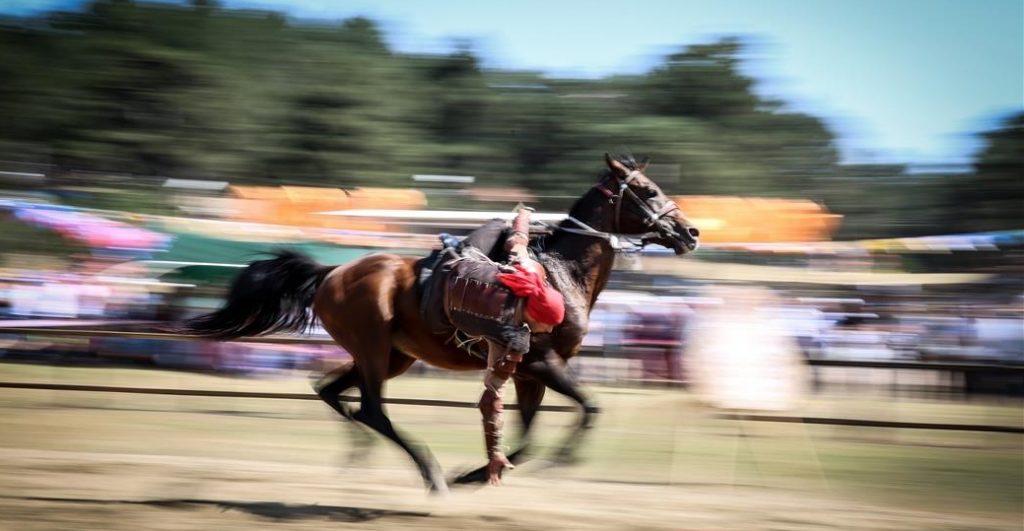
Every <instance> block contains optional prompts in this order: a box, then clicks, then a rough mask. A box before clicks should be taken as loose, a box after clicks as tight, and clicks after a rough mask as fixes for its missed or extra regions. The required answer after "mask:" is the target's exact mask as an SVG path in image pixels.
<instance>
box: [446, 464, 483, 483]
mask: <svg viewBox="0 0 1024 531" xmlns="http://www.w3.org/2000/svg"><path fill="white" fill-rule="evenodd" d="M451 484H452V485H477V486H483V485H486V484H487V468H486V467H480V468H478V469H476V470H472V471H470V472H466V473H464V474H459V475H458V476H456V477H455V478H454V479H452V480H451Z"/></svg>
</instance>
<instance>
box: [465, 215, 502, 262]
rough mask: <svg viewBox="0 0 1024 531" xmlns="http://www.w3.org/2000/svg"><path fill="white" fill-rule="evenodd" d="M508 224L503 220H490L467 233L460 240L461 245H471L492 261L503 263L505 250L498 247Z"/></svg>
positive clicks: (500, 246)
mask: <svg viewBox="0 0 1024 531" xmlns="http://www.w3.org/2000/svg"><path fill="white" fill-rule="evenodd" d="M507 230H508V222H506V221H505V220H503V219H497V218H496V219H492V220H490V221H488V222H487V223H484V224H483V225H482V226H480V227H479V228H477V229H476V230H474V231H473V232H471V233H469V235H468V236H466V237H465V238H464V239H463V240H462V244H463V245H472V246H473V247H476V248H477V249H479V250H480V251H481V252H483V253H484V254H486V255H487V257H488V258H490V259H491V260H494V261H499V262H500V261H503V260H504V254H505V249H504V248H503V247H502V245H500V244H501V243H502V242H503V241H504V240H505V234H506V231H507Z"/></svg>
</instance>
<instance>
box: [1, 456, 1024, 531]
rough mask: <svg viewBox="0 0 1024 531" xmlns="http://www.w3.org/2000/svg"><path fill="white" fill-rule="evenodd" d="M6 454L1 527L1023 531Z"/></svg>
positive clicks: (972, 521) (801, 502)
mask: <svg viewBox="0 0 1024 531" xmlns="http://www.w3.org/2000/svg"><path fill="white" fill-rule="evenodd" d="M0 461H2V462H3V474H2V476H0V528H2V529H10V530H23V531H30V530H71V529H104V530H110V531H117V530H126V531H128V530H130V531H137V530H140V529H154V530H164V529H166V530H171V529H174V530H204V531H206V530H235V529H239V530H241V529H254V528H256V529H275V530H292V529H324V528H358V529H410V528H415V529H438V530H442V529H510V528H522V529H548V528H550V529H553V528H559V529H769V528H771V529H881V530H884V529H1015V527H1014V524H1013V523H1012V522H1007V521H1005V520H1004V521H1000V520H994V519H992V518H990V517H980V516H971V515H950V514H936V513H928V512H920V511H912V510H900V509H893V508H889V507H878V506H872V505H866V504H863V503H853V502H849V501H844V500H841V499H838V498H836V497H833V496H830V495H828V494H827V493H817V494H811V493H808V492H803V491H786V490H780V489H778V488H765V487H758V486H726V485H699V484H689V485H686V484H684V485H675V486H667V485H636V484H622V483H597V482H587V481H575V480H564V479H558V478H555V477H544V476H545V475H546V474H544V473H537V472H534V473H532V474H531V473H526V474H520V475H517V476H515V477H512V478H510V479H509V481H508V482H507V484H506V485H505V486H504V487H502V488H500V489H493V488H491V489H480V490H459V491H455V492H453V493H452V495H451V496H449V497H448V498H447V499H440V500H437V499H431V498H428V497H427V496H425V495H424V493H423V492H422V489H421V488H420V487H419V481H418V479H417V478H416V477H414V474H412V473H411V472H409V471H408V470H406V469H401V470H399V469H379V468H375V469H366V468H333V469H332V468H324V467H316V466H309V465H294V464H283V463H266V462H255V461H244V460H228V459H207V458H182V457H171V456H159V455H158V456H154V455H134V454H103V453H84V452H61V451H43V450H23V449H4V450H0ZM1016 528H1017V529H1019V523H1018V527H1016Z"/></svg>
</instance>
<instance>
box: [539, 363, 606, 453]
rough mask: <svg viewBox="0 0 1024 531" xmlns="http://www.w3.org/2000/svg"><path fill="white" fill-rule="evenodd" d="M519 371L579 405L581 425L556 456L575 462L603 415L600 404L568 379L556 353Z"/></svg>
mask: <svg viewBox="0 0 1024 531" xmlns="http://www.w3.org/2000/svg"><path fill="white" fill-rule="evenodd" d="M519 371H520V372H521V373H522V375H523V376H530V377H532V378H534V379H536V380H537V381H538V382H540V383H542V384H543V385H545V386H547V387H548V388H550V389H551V390H552V391H554V392H556V393H558V394H561V395H564V396H566V397H569V398H571V399H572V400H573V401H575V402H576V403H577V404H579V406H580V416H579V421H578V422H577V423H576V427H575V428H574V429H573V431H572V433H570V434H569V437H568V438H566V440H565V442H564V443H562V446H561V447H560V449H559V450H558V453H557V454H556V456H557V460H558V461H559V462H562V463H568V462H572V461H574V459H575V452H576V449H577V448H578V447H579V446H580V442H581V441H582V440H583V435H584V434H585V433H586V431H587V430H589V429H590V428H591V427H592V426H593V423H594V416H595V415H597V413H598V412H599V411H600V410H599V409H598V407H597V404H596V403H594V401H593V400H592V399H591V398H590V397H588V396H587V395H586V394H584V393H583V390H582V389H581V388H580V385H579V384H578V383H576V381H575V380H573V379H572V378H571V377H570V376H569V373H568V372H566V370H565V366H564V365H563V363H562V362H561V360H560V359H558V358H557V357H556V356H555V355H554V353H550V354H549V355H548V356H546V357H545V358H543V359H539V360H533V361H531V362H529V363H523V364H520V366H519Z"/></svg>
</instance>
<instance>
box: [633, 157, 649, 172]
mask: <svg viewBox="0 0 1024 531" xmlns="http://www.w3.org/2000/svg"><path fill="white" fill-rule="evenodd" d="M650 163H651V158H650V157H644V158H642V159H640V162H639V163H638V164H637V165H636V169H637V170H640V173H644V172H646V171H647V165H648V164H650Z"/></svg>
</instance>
